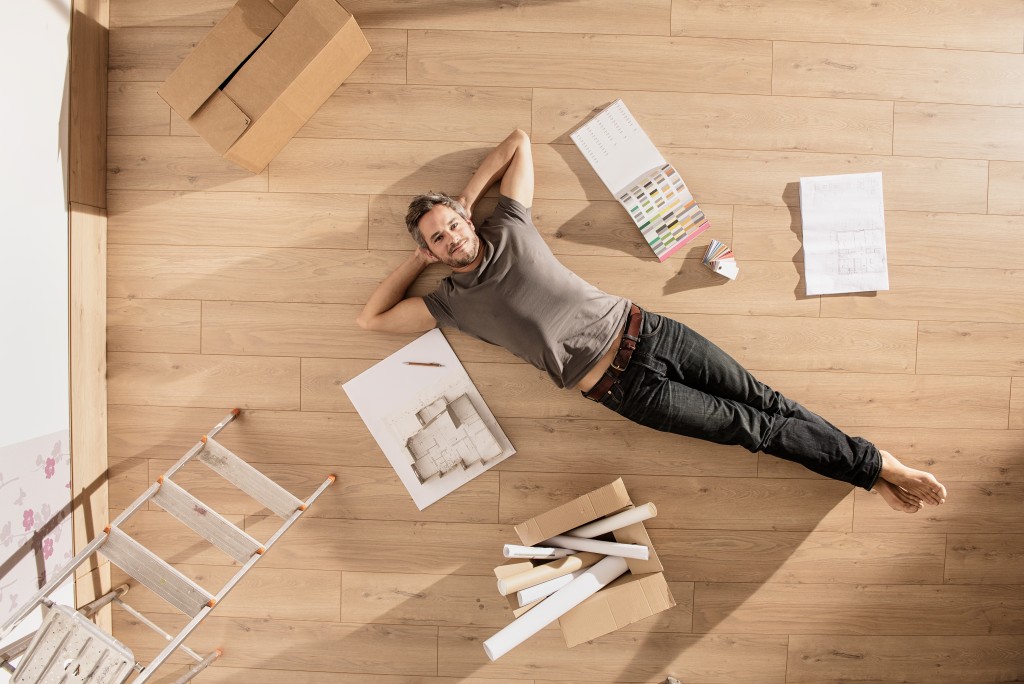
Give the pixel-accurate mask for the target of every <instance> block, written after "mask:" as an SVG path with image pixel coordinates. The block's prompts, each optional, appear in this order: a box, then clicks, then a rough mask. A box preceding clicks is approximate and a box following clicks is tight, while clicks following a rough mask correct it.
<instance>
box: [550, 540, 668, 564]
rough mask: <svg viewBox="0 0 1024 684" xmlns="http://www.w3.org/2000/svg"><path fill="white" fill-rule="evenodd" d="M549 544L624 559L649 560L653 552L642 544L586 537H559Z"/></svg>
mask: <svg viewBox="0 0 1024 684" xmlns="http://www.w3.org/2000/svg"><path fill="white" fill-rule="evenodd" d="M548 543H550V544H554V545H555V546H562V547H565V548H567V549H576V550H577V551H590V552H591V553H603V554H604V555H606V556H622V557H623V558H636V559H638V560H647V559H648V558H650V557H651V550H650V549H649V548H647V547H646V546H643V545H642V544H618V543H616V542H606V541H598V540H596V539H586V538H584V537H566V536H565V535H559V536H557V537H552V538H551V539H548Z"/></svg>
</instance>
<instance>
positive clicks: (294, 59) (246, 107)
mask: <svg viewBox="0 0 1024 684" xmlns="http://www.w3.org/2000/svg"><path fill="white" fill-rule="evenodd" d="M368 54H370V45H369V44H368V43H367V42H366V38H364V37H363V32H362V31H360V30H359V26H358V25H357V24H356V20H355V19H354V18H353V17H352V15H351V14H349V13H348V11H346V10H345V8H344V7H342V6H341V5H339V4H338V3H337V1H336V0H238V3H237V4H236V5H235V6H234V7H232V8H231V9H230V10H229V11H228V13H227V15H226V16H225V17H224V18H223V19H222V20H221V21H220V22H219V23H218V24H217V25H216V26H214V27H213V30H211V31H210V33H208V34H207V35H206V37H204V38H203V40H202V41H201V42H200V43H199V44H198V45H197V46H196V48H195V50H193V51H192V53H191V54H190V55H189V56H188V57H186V58H185V61H183V62H182V63H181V65H179V66H178V68H177V69H176V70H175V71H174V73H172V74H171V75H170V77H169V78H168V79H167V80H166V81H165V82H164V84H163V85H162V86H161V87H160V89H159V90H158V91H157V92H158V93H159V95H160V97H162V98H163V99H164V101H165V102H167V104H169V105H170V106H171V108H172V109H173V110H174V111H175V112H177V113H178V114H179V115H180V116H181V118H183V119H185V121H187V122H188V123H189V124H190V125H191V126H192V128H194V129H195V130H196V132H198V133H199V135H200V136H202V138H203V139H204V140H206V142H208V143H210V145H211V146H212V147H213V148H214V149H215V150H217V152H219V153H220V154H221V155H223V156H224V157H225V158H226V159H230V160H231V161H233V162H235V163H236V164H238V165H239V166H242V167H244V168H246V169H248V170H250V171H252V172H253V173H259V172H261V171H262V170H263V169H264V168H266V166H267V164H269V163H270V160H271V159H273V158H274V157H275V156H277V153H278V152H280V151H281V148H283V147H284V146H285V144H286V143H287V142H288V141H289V140H291V138H292V137H293V136H294V135H295V134H296V133H297V132H298V131H299V129H300V128H302V126H303V124H305V123H306V121H308V120H309V118H310V117H311V116H313V114H314V113H315V112H316V110H317V109H319V108H320V106H321V105H322V104H323V103H324V102H325V101H326V100H327V98H328V97H330V96H331V94H332V93H333V92H334V91H335V90H337V89H338V86H340V85H341V84H342V82H343V81H344V80H345V79H346V78H348V76H349V75H350V74H351V73H352V72H353V71H354V70H355V68H356V67H357V66H359V63H360V62H362V61H363V60H364V59H365V58H366V56H367V55H368Z"/></svg>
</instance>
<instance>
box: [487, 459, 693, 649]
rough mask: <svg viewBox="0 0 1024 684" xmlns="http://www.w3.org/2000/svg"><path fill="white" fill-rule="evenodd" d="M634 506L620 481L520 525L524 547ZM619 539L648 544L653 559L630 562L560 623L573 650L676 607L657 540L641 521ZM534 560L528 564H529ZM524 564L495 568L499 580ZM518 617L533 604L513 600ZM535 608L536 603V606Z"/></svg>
mask: <svg viewBox="0 0 1024 684" xmlns="http://www.w3.org/2000/svg"><path fill="white" fill-rule="evenodd" d="M632 507H633V502H632V501H631V500H630V498H629V494H628V493H627V492H626V486H625V484H623V482H622V479H621V478H620V479H618V480H615V481H614V482H612V483H611V484H608V485H606V486H604V487H601V488H599V489H595V490H594V491H592V492H590V493H589V494H584V495H583V496H581V497H579V498H577V499H575V500H573V501H570V502H569V503H567V504H564V505H562V506H559V507H558V508H555V509H552V510H550V511H548V512H546V513H542V514H541V515H538V516H536V517H534V518H530V519H529V520H526V521H525V522H522V523H520V524H519V525H516V526H515V531H516V534H517V535H519V539H520V540H521V541H522V543H523V544H525V545H527V546H533V545H534V544H537V543H539V542H542V541H544V540H545V539H550V538H551V537H554V536H555V535H559V534H562V533H563V532H567V531H568V530H571V529H573V528H576V527H579V526H580V525H585V524H587V523H589V522H593V521H594V520H597V519H600V518H604V517H606V516H609V515H612V514H614V513H618V512H619V511H622V510H625V509H627V508H632ZM613 534H614V536H615V540H616V541H617V542H621V543H624V544H643V545H645V546H647V547H649V548H650V550H651V553H650V558H649V559H648V560H645V561H644V560H637V559H633V558H627V559H626V563H627V564H628V565H629V572H628V573H627V574H625V575H623V576H622V577H620V578H618V579H617V580H615V581H614V582H612V583H611V584H609V585H608V586H607V587H605V588H604V589H602V590H601V591H599V592H597V593H596V594H594V595H593V596H591V597H589V598H588V599H587V600H586V601H584V602H583V603H581V604H580V605H578V606H576V607H575V608H573V609H572V610H570V611H569V612H568V613H566V614H565V615H563V616H562V617H561V618H560V619H559V621H558V624H559V627H561V629H562V637H563V638H564V639H565V643H566V645H567V646H569V647H570V648H571V647H573V646H576V645H577V644H582V643H584V642H586V641H590V640H591V639H596V638H597V637H599V636H602V635H604V634H608V633H609V632H614V631H615V630H617V629H621V628H622V627H625V626H626V625H628V624H631V623H633V622H637V621H639V620H643V619H644V618H647V617H650V616H651V615H654V614H655V613H660V612H661V611H663V610H668V609H669V608H671V607H672V606H674V605H676V601H675V598H673V596H672V592H671V591H669V588H668V582H666V581H665V575H664V573H663V572H662V570H664V567H663V566H662V564H661V561H660V560H659V559H658V554H657V553H656V552H655V550H654V547H653V546H652V545H651V538H650V537H649V536H648V535H647V529H646V528H645V527H644V524H643V523H636V524H635V525H630V526H629V527H624V528H622V529H621V530H616V531H615V532H614V533H613ZM526 562H528V561H526ZM523 563H524V561H522V560H516V561H512V562H509V563H506V564H504V565H501V566H498V567H497V568H495V570H494V573H495V576H497V577H498V578H502V577H507V576H509V575H511V574H514V573H515V572H521V571H522V569H524V568H525V566H524V565H522V564H523ZM509 599H510V600H509V603H510V606H511V607H512V608H513V609H514V611H515V612H514V614H515V616H516V617H518V616H519V615H521V614H522V613H523V612H526V610H528V609H529V607H530V606H523V607H519V606H518V604H517V603H516V602H515V596H514V595H513V596H510V597H509ZM532 605H533V604H531V606H532Z"/></svg>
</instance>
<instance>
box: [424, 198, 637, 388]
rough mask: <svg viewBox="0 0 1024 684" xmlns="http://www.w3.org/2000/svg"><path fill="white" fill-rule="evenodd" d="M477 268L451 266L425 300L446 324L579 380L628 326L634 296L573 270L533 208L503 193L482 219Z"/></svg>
mask: <svg viewBox="0 0 1024 684" xmlns="http://www.w3.org/2000/svg"><path fill="white" fill-rule="evenodd" d="M477 234H478V235H479V236H480V248H481V249H482V250H484V258H483V262H482V263H481V264H480V266H479V268H477V269H475V270H473V271H469V272H466V273H452V274H451V275H450V276H448V277H447V278H445V279H444V280H442V281H441V283H440V285H438V287H437V290H435V291H434V292H432V293H430V294H429V295H427V296H426V297H425V298H424V300H425V301H426V303H427V309H429V310H430V313H431V315H432V316H433V317H434V318H435V319H436V320H437V322H438V323H439V324H440V325H442V326H450V327H454V328H457V329H459V330H461V331H462V332H464V333H466V334H468V335H472V336H473V337H476V338H477V339H480V340H483V341H484V342H489V343H491V344H496V345H499V346H501V347H504V348H505V349H507V350H509V351H510V352H512V353H513V354H515V355H516V356H518V357H519V358H521V359H523V360H524V361H527V362H529V363H531V364H533V365H534V366H536V367H537V368H539V369H541V370H543V371H547V374H548V375H549V376H551V379H552V380H553V381H554V382H555V384H556V385H558V386H559V387H575V386H576V385H577V384H578V383H579V382H580V380H582V379H583V376H584V375H586V374H587V371H589V370H590V369H591V368H592V367H593V366H594V364H595V363H597V361H598V360H599V359H600V358H601V356H602V355H603V354H604V353H605V351H607V350H608V348H609V347H610V346H611V344H612V341H613V340H614V339H615V336H616V335H617V334H618V333H619V331H620V330H622V327H623V326H624V325H625V322H626V316H627V315H628V313H629V300H626V299H623V298H622V297H616V296H613V295H609V294H606V293H604V292H602V291H601V290H599V289H597V288H596V287H594V286H593V285H591V284H590V283H588V282H586V281H585V280H583V279H582V278H580V277H579V276H577V275H576V274H575V273H573V272H572V271H570V270H569V269H567V268H566V267H565V266H563V265H562V264H561V262H559V261H558V259H556V258H555V256H554V255H553V254H552V253H551V250H550V249H548V246H547V244H546V243H545V242H544V239H543V238H541V236H540V234H539V233H538V232H537V228H536V226H534V225H533V220H532V219H531V218H530V210H529V209H528V208H527V207H524V206H523V205H522V204H520V203H519V202H517V201H515V200H514V199H511V198H508V197H504V196H502V197H501V198H500V200H499V202H498V206H497V208H496V209H495V210H494V213H493V214H492V215H491V217H490V218H488V219H487V220H486V221H485V222H484V223H483V225H480V226H477Z"/></svg>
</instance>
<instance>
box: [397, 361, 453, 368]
mask: <svg viewBox="0 0 1024 684" xmlns="http://www.w3.org/2000/svg"><path fill="white" fill-rule="evenodd" d="M403 363H405V365H406V366H430V367H432V368H444V364H443V363H434V362H433V361H430V362H426V361H404V362H403Z"/></svg>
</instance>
